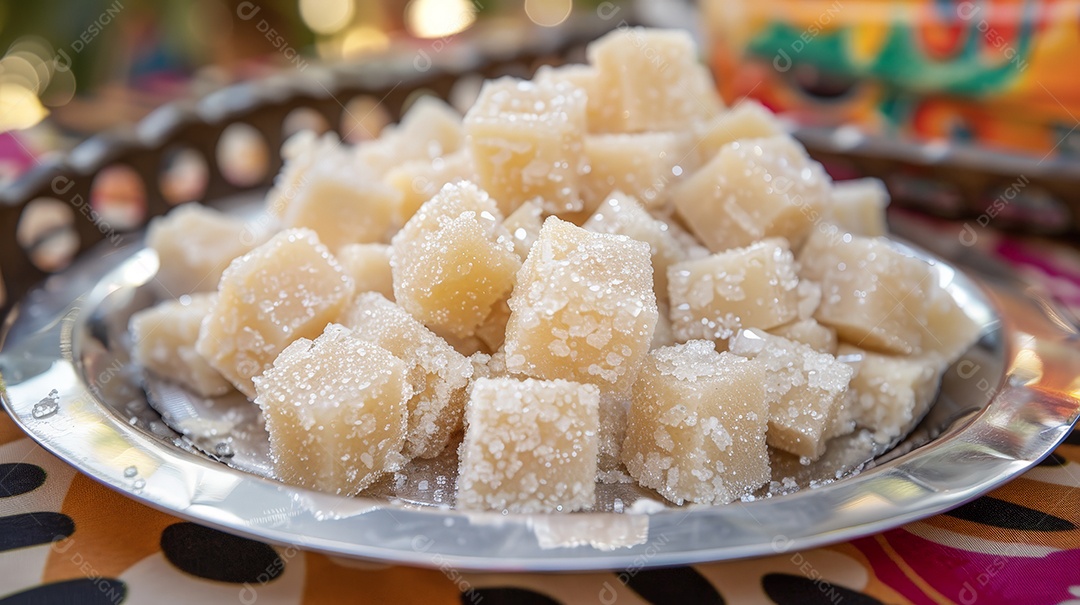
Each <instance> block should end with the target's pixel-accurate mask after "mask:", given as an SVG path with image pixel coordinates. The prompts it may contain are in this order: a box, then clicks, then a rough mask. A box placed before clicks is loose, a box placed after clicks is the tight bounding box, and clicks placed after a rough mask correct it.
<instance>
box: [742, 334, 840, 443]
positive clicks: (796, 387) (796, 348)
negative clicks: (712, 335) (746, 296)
mask: <svg viewBox="0 0 1080 605" xmlns="http://www.w3.org/2000/svg"><path fill="white" fill-rule="evenodd" d="M730 351H731V352H732V353H734V354H736V355H740V356H742V357H746V358H748V359H756V360H758V361H760V362H761V363H763V364H764V365H765V370H766V372H767V373H766V382H765V399H766V400H767V401H768V403H769V431H768V443H769V445H770V446H772V447H775V448H777V449H781V450H784V451H785V452H788V453H791V454H795V455H796V456H802V457H805V458H809V459H811V460H816V459H818V458H820V457H821V455H822V454H824V453H825V442H826V439H827V436H826V433H827V432H828V430H829V428H830V426H831V425H833V423H834V421H835V419H836V416H837V414H838V410H839V408H840V407H842V406H843V405H844V397H845V395H846V393H847V389H848V383H849V382H851V376H852V373H853V372H852V368H851V366H849V365H847V364H844V363H841V362H839V361H837V360H836V358H835V357H833V356H832V355H829V354H828V353H819V352H817V351H815V350H814V349H812V348H811V347H810V346H809V345H806V344H802V343H799V342H795V341H792V340H788V339H786V338H782V337H780V336H773V335H771V334H768V333H766V332H762V331H761V330H755V329H750V330H742V331H740V332H739V333H738V334H737V335H736V336H735V338H733V339H732V340H731V348H730ZM832 436H836V435H833V434H829V435H828V437H832Z"/></svg>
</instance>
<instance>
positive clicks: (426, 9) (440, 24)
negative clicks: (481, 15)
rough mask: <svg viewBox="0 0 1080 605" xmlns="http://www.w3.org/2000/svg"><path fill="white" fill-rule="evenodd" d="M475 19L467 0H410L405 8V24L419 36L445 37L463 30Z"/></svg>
mask: <svg viewBox="0 0 1080 605" xmlns="http://www.w3.org/2000/svg"><path fill="white" fill-rule="evenodd" d="M474 21H476V7H475V6H474V5H473V3H472V2H469V0H412V2H410V3H409V6H408V7H407V8H406V9H405V26H406V27H407V28H408V29H409V32H410V33H412V34H413V35H414V36H417V37H420V38H445V37H447V36H452V35H454V34H456V33H458V32H461V31H464V30H465V29H466V28H468V27H469V26H470V25H472V24H473V22H474Z"/></svg>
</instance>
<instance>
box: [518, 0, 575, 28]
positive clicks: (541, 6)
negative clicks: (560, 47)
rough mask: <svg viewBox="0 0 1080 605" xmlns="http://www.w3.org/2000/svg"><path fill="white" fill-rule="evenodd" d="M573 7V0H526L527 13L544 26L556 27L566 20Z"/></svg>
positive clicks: (535, 21) (533, 20)
mask: <svg viewBox="0 0 1080 605" xmlns="http://www.w3.org/2000/svg"><path fill="white" fill-rule="evenodd" d="M573 8H574V2H573V0H525V14H526V15H527V16H528V17H529V20H530V21H532V22H533V23H535V24H537V25H541V26H543V27H555V26H556V25H559V24H561V23H562V22H563V21H566V19H567V17H569V16H570V11H571V10H572V9H573Z"/></svg>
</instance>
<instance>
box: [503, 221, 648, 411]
mask: <svg viewBox="0 0 1080 605" xmlns="http://www.w3.org/2000/svg"><path fill="white" fill-rule="evenodd" d="M510 309H511V314H510V321H509V323H508V324H507V326H506V345H505V346H506V366H507V369H508V370H509V371H511V372H515V373H520V374H524V375H528V376H533V377H535V378H544V379H549V380H552V379H556V378H563V379H567V380H575V381H577V382H582V383H588V384H595V385H597V386H598V387H600V390H601V391H602V392H604V393H613V394H623V393H626V392H627V391H629V389H630V385H631V384H633V382H634V378H635V376H636V374H637V370H638V367H639V366H640V365H641V362H642V359H644V357H645V353H646V352H647V351H648V350H649V343H650V341H651V340H652V336H653V330H654V329H655V327H656V320H657V309H656V296H655V294H654V293H653V284H652V267H651V265H650V258H649V246H648V244H645V243H644V242H639V241H636V240H632V239H630V238H628V237H625V236H622V235H610V234H606V233H593V232H591V231H586V230H585V229H582V228H581V227H575V226H574V225H572V224H570V223H568V222H566V221H562V220H559V219H558V218H556V217H549V218H548V219H547V221H546V222H545V223H544V227H543V229H541V230H540V237H539V238H538V239H537V240H536V243H535V244H533V247H532V250H530V251H529V257H528V259H527V260H526V261H525V264H524V265H523V266H522V268H521V271H520V273H519V274H518V284H517V287H515V288H514V293H513V295H512V296H511V297H510Z"/></svg>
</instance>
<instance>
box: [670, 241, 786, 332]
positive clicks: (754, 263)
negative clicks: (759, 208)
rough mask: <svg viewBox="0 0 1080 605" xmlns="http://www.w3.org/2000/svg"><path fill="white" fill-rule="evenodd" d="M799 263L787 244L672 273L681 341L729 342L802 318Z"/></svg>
mask: <svg viewBox="0 0 1080 605" xmlns="http://www.w3.org/2000/svg"><path fill="white" fill-rule="evenodd" d="M798 282H799V280H798V277H796V275H795V261H794V257H793V255H792V254H791V251H790V250H788V246H787V242H785V241H784V240H783V239H779V238H777V239H767V240H762V241H760V242H757V243H755V244H753V245H751V246H748V247H746V248H737V249H735V250H728V251H727V252H720V253H717V254H714V255H712V256H709V257H707V258H703V259H700V260H689V261H684V262H681V263H676V264H674V265H672V266H671V267H669V268H668V283H669V285H668V293H669V295H670V301H671V303H670V304H671V325H672V328H673V329H674V332H675V338H676V339H677V340H680V341H685V340H690V339H694V338H706V339H710V340H715V341H724V340H727V339H729V338H731V337H732V336H734V335H735V332H737V331H738V330H739V329H740V328H750V327H753V328H761V329H763V330H768V329H770V328H775V327H776V326H780V325H783V324H786V323H788V322H790V321H792V320H794V319H795V318H796V317H797V316H798V308H797V307H798V293H797V290H796V288H797V286H798Z"/></svg>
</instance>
